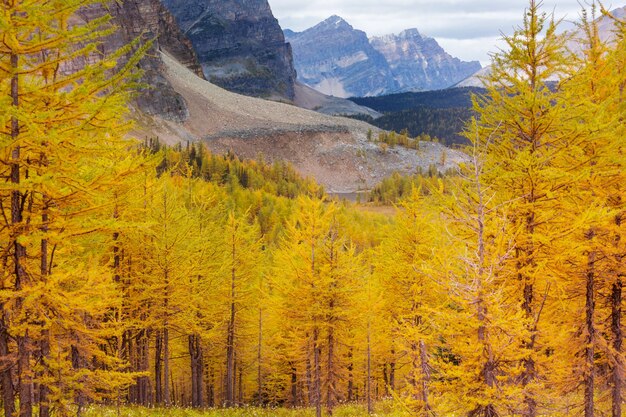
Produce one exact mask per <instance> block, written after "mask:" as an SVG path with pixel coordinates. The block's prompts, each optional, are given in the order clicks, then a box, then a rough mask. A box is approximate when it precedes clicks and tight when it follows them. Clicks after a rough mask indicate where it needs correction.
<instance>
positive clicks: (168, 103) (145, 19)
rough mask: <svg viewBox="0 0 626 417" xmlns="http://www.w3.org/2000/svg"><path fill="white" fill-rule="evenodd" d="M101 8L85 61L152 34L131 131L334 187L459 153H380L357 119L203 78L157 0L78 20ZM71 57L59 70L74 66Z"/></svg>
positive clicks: (307, 97) (426, 149) (326, 100)
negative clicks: (99, 33)
mask: <svg viewBox="0 0 626 417" xmlns="http://www.w3.org/2000/svg"><path fill="white" fill-rule="evenodd" d="M251 3H254V1H252V2H251ZM238 4H239V3H238ZM240 6H241V7H243V5H242V4H240ZM107 12H110V13H111V14H112V16H113V23H114V24H115V25H116V26H117V27H118V28H119V30H118V31H117V32H116V33H115V34H113V35H111V36H109V37H107V38H106V39H104V41H103V43H102V44H101V45H100V47H99V48H98V55H94V59H97V58H98V56H100V53H103V54H105V55H106V54H110V53H112V52H113V51H115V50H116V49H118V48H119V47H120V46H122V45H126V44H128V42H130V41H131V40H132V39H134V38H135V37H136V36H138V35H141V36H142V37H143V38H144V39H154V42H153V44H152V46H151V47H150V49H149V50H148V52H147V54H146V56H145V57H144V58H143V59H142V60H141V62H140V64H139V66H140V67H141V68H142V69H143V70H144V78H143V80H142V81H143V82H144V83H145V84H146V85H147V87H146V88H143V89H142V90H141V91H140V92H139V94H138V97H137V100H136V103H135V104H134V105H133V106H132V110H133V111H132V112H131V114H132V117H133V118H134V120H135V122H136V123H135V128H134V131H133V132H132V135H133V136H134V137H137V138H158V139H159V140H161V141H162V142H164V143H167V144H170V145H173V144H176V143H181V142H183V143H184V142H202V143H204V144H206V146H207V147H208V148H209V149H210V150H212V151H214V152H216V153H218V154H223V153H226V152H228V151H232V152H234V153H235V154H237V155H238V156H240V157H242V158H256V157H257V156H258V155H259V154H263V155H264V158H265V160H266V161H268V162H271V161H276V160H285V161H289V162H291V163H292V164H293V165H294V166H295V167H296V169H297V170H298V171H299V172H300V173H302V174H304V175H308V176H312V177H314V178H315V179H316V180H317V181H319V182H320V183H321V184H323V185H324V186H325V187H326V189H327V190H329V191H335V192H351V191H355V190H357V189H359V188H365V187H371V186H373V185H375V184H377V183H378V182H380V181H381V180H382V179H383V178H384V177H386V176H389V175H391V174H392V173H393V172H395V171H400V172H403V173H413V172H415V169H416V168H417V167H422V168H423V169H424V170H427V169H428V168H429V166H431V165H434V166H436V167H437V168H438V169H440V170H442V171H445V170H447V169H449V168H452V167H454V166H455V164H457V163H458V162H459V161H460V160H462V159H463V155H462V154H460V153H458V152H456V151H452V150H449V149H447V148H445V147H444V146H442V145H439V144H434V143H427V144H424V146H422V147H421V149H420V151H419V153H418V152H416V151H415V150H409V149H404V148H394V149H389V150H387V151H383V150H382V149H381V148H380V147H379V146H378V145H377V144H376V143H374V142H369V141H368V140H367V137H368V132H369V131H370V130H371V131H372V132H373V133H374V134H377V132H378V129H377V128H375V127H374V126H371V125H369V124H366V123H364V122H361V121H356V120H351V119H345V118H340V117H332V116H328V115H324V114H320V113H318V112H315V111H310V110H305V109H302V108H299V107H297V106H294V105H291V104H286V103H280V102H275V101H269V100H264V99H261V98H254V97H248V96H244V95H240V94H236V93H232V92H229V91H227V90H225V89H223V88H221V87H219V86H217V85H215V84H212V83H211V82H209V81H207V80H206V79H205V78H204V76H203V71H202V70H201V66H200V64H199V61H198V59H197V56H196V54H195V53H194V51H193V49H192V48H191V43H190V42H189V41H188V40H186V38H185V36H184V34H183V32H182V31H180V30H179V28H178V25H177V22H176V20H175V19H174V18H173V17H172V15H171V14H170V13H169V11H168V10H167V9H166V8H165V7H163V6H162V4H161V3H160V2H159V0H126V1H125V2H123V3H120V2H117V1H114V0H112V1H111V3H110V4H108V5H106V6H101V5H100V6H96V7H89V8H86V9H84V10H83V12H82V13H81V16H80V18H79V20H81V21H83V22H84V21H89V20H92V19H94V18H97V17H100V16H102V15H104V14H105V13H107ZM73 23H74V22H73ZM75 23H81V22H75ZM90 59H91V58H90ZM79 64H80V63H77V65H76V66H75V67H71V68H69V67H68V68H64V69H63V70H64V71H68V72H71V71H77V70H79V69H80V65H79ZM294 85H295V87H294V99H295V101H296V102H298V101H301V102H302V103H301V105H308V106H310V107H319V108H335V109H336V110H337V111H341V112H345V113H349V112H350V111H351V110H359V111H361V110H363V109H362V108H361V107H360V106H358V105H356V104H354V103H352V102H349V101H348V100H343V99H336V98H332V97H326V96H324V95H322V94H320V93H317V92H315V91H313V90H311V89H309V88H307V87H305V86H301V85H297V84H295V83H294ZM367 111H369V112H371V113H373V116H379V114H378V113H376V112H373V111H371V110H369V109H368V110H367ZM444 153H445V157H443V158H442V154H444ZM442 160H445V163H443V164H442V163H441V161H442Z"/></svg>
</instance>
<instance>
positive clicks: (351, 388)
mask: <svg viewBox="0 0 626 417" xmlns="http://www.w3.org/2000/svg"><path fill="white" fill-rule="evenodd" d="M368 337H369V335H368ZM368 349H369V345H368ZM352 356H353V354H352V347H350V350H348V398H347V399H348V402H352V401H354V363H352Z"/></svg>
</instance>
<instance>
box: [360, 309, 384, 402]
mask: <svg viewBox="0 0 626 417" xmlns="http://www.w3.org/2000/svg"><path fill="white" fill-rule="evenodd" d="M385 375H386V372H385ZM365 382H366V386H365V395H366V396H367V414H372V412H373V411H374V410H373V408H372V341H371V335H370V323H369V320H368V322H367V379H366V380H365ZM386 385H387V384H386V383H385V391H386V390H387V389H388V388H387V387H386Z"/></svg>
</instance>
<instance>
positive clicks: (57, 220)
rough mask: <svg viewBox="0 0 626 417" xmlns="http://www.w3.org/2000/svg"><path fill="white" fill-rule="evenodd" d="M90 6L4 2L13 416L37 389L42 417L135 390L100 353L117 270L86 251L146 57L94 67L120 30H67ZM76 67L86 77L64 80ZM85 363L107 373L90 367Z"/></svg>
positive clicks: (2, 123)
mask: <svg viewBox="0 0 626 417" xmlns="http://www.w3.org/2000/svg"><path fill="white" fill-rule="evenodd" d="M93 3H95V2H94V1H83V0H81V1H78V0H75V1H74V0H69V1H60V0H59V1H49V2H43V3H41V2H32V1H23V0H11V1H5V2H3V3H2V5H1V6H0V8H1V9H2V12H1V13H0V30H1V32H2V37H3V42H2V45H1V46H0V90H1V91H2V93H1V94H0V96H1V98H0V101H1V106H2V108H3V109H6V111H4V112H3V113H2V115H1V116H0V141H1V142H0V149H1V151H0V158H1V160H2V166H3V168H2V175H3V177H4V178H6V179H7V181H6V182H5V183H3V184H4V185H3V187H2V190H1V191H0V199H1V200H2V205H1V211H2V214H3V216H2V218H3V222H4V224H3V225H4V228H3V233H5V238H6V242H8V244H7V245H6V246H4V247H3V267H2V275H3V283H4V292H3V296H2V300H1V304H2V305H3V318H4V319H5V321H4V322H3V325H2V326H0V327H2V328H3V332H2V334H0V337H2V339H3V340H2V342H0V346H1V347H0V350H2V351H3V353H6V354H7V355H8V357H12V358H14V361H13V360H11V361H12V362H13V363H12V364H11V365H12V366H11V367H10V368H15V369H16V372H15V375H16V376H17V384H16V386H17V392H16V393H14V392H13V389H12V387H11V386H9V385H8V383H9V381H10V380H11V378H12V376H11V371H10V369H9V368H7V369H5V370H4V372H3V378H2V388H3V399H4V410H5V414H7V415H11V414H13V410H14V406H15V399H16V397H18V398H19V406H20V411H19V413H20V415H21V416H24V417H28V416H31V415H32V413H33V411H32V410H33V406H34V404H33V403H32V398H34V392H33V389H37V390H39V393H38V394H39V395H38V396H37V397H38V400H39V414H40V415H41V416H44V417H45V416H48V415H50V409H51V408H52V407H53V406H54V408H55V409H56V410H57V413H58V414H59V415H65V414H67V413H69V405H70V404H71V403H72V402H74V401H76V400H77V399H78V398H82V397H85V398H86V397H94V396H95V397H98V396H99V395H100V393H102V392H110V390H115V389H116V387H117V386H120V385H125V384H127V383H128V380H127V379H125V377H123V376H122V374H116V373H115V372H114V370H115V369H117V366H116V365H114V364H113V363H112V362H111V361H113V362H114V361H115V359H114V358H110V357H108V356H106V355H101V354H100V353H101V352H99V351H98V345H99V343H101V342H102V337H103V332H102V326H101V325H102V323H104V322H105V320H104V317H102V316H101V314H102V312H103V311H106V310H107V308H106V307H105V305H106V303H107V297H109V299H108V302H111V303H113V304H114V303H115V302H116V297H115V296H114V295H113V294H114V291H113V288H114V287H113V285H112V284H113V281H112V276H111V274H110V271H107V266H106V265H101V264H100V262H99V259H98V254H94V252H93V251H91V250H89V247H90V246H92V242H91V239H96V240H97V238H96V236H95V233H96V232H98V231H102V230H103V228H104V223H103V222H105V220H104V219H107V216H99V215H98V212H99V210H103V206H102V204H103V203H104V202H103V199H102V198H101V194H100V193H101V192H102V191H103V190H104V188H106V187H108V186H109V185H110V184H111V179H112V178H111V176H112V175H113V176H114V175H119V174H121V171H116V170H114V169H113V170H112V168H113V167H115V166H116V165H117V164H118V163H119V164H120V166H125V164H126V162H125V161H128V160H130V159H132V152H128V151H129V148H130V147H131V146H132V145H131V142H129V141H126V140H124V139H122V138H123V137H124V134H125V133H126V130H127V127H128V125H127V123H126V122H125V121H124V120H123V117H124V115H125V114H126V101H127V99H128V93H129V89H128V84H127V83H126V82H125V80H126V78H127V77H128V76H129V73H130V69H131V68H133V67H134V65H135V64H136V62H137V60H138V58H137V57H138V55H135V56H134V57H132V58H131V59H130V61H128V64H127V65H126V66H124V67H119V66H118V63H117V60H118V58H119V57H120V56H122V55H123V54H125V53H126V52H128V50H123V51H118V52H117V53H115V54H113V55H112V56H109V57H103V58H102V59H101V60H96V62H91V61H90V60H87V59H86V57H88V56H90V55H91V54H93V53H94V52H95V51H96V48H97V45H98V41H97V40H98V39H100V38H101V37H102V36H104V35H107V34H109V33H111V31H112V30H113V29H112V28H111V27H110V26H109V25H108V20H109V19H108V17H102V18H99V19H95V20H93V21H92V22H90V23H87V24H84V25H75V24H72V23H71V19H72V17H73V15H74V14H75V13H76V12H77V11H78V10H79V9H80V8H81V7H84V6H87V5H89V4H93ZM85 45H86V46H85ZM78 62H82V63H83V64H84V65H83V66H82V68H81V69H80V70H78V71H76V72H74V73H72V74H67V73H66V72H64V68H66V67H69V66H71V65H72V64H75V63H78ZM86 62H89V63H86ZM116 67H117V69H116V70H114V69H115V68H116ZM100 255H101V254H100ZM96 289H97V292H95V291H96ZM67 300H71V303H69V304H68V303H67ZM9 336H10V337H9ZM10 338H12V339H14V340H16V344H15V345H14V346H12V345H11V343H10V342H9V340H10ZM87 355H89V356H92V357H96V358H97V361H96V363H99V365H97V366H93V365H89V366H87V364H86V361H85V360H84V358H85V357H86V356H87ZM35 363H37V369H34V367H33V364H35ZM95 373H98V376H97V377H95V376H93V374H95ZM116 375H117V376H116ZM79 403H80V400H79Z"/></svg>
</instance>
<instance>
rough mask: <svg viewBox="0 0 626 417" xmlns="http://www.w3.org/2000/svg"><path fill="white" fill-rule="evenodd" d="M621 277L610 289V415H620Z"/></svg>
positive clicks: (622, 337) (618, 416)
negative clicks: (611, 360)
mask: <svg viewBox="0 0 626 417" xmlns="http://www.w3.org/2000/svg"><path fill="white" fill-rule="evenodd" d="M621 320H622V277H621V276H619V275H618V276H617V280H616V281H615V283H614V284H613V288H612V289H611V333H612V334H613V349H614V350H615V353H614V354H615V363H614V364H613V368H612V370H611V372H612V373H611V380H612V381H611V382H612V383H613V386H612V388H611V400H612V408H611V416H612V417H622V386H623V384H622V379H623V370H622V366H623V364H622V360H621V353H622V341H623V339H624V335H623V333H622V321H621Z"/></svg>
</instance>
